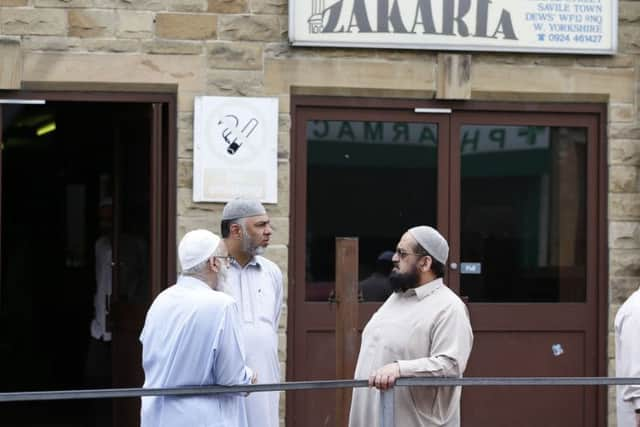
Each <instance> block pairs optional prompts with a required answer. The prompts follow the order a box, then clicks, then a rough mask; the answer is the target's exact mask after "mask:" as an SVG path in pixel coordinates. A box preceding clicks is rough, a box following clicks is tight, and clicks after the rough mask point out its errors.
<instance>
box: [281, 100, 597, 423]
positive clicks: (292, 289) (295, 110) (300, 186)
mask: <svg viewBox="0 0 640 427" xmlns="http://www.w3.org/2000/svg"><path fill="white" fill-rule="evenodd" d="M327 108H332V109H336V110H340V111H341V112H342V114H341V115H340V119H341V120H344V119H345V118H348V112H349V111H350V110H352V109H355V108H357V109H365V110H367V109H368V110H370V111H371V113H372V114H375V112H376V111H377V110H382V109H383V110H385V111H387V112H388V111H394V110H398V111H413V109H414V108H451V109H453V110H454V111H456V112H457V111H466V112H483V113H498V117H499V115H501V114H505V113H508V112H519V113H524V112H526V113H533V114H534V115H535V113H539V114H541V115H548V114H553V113H559V114H562V117H566V116H567V115H571V114H572V113H579V114H589V115H593V117H594V120H595V125H593V126H592V127H591V128H590V132H595V134H597V135H598V137H599V139H598V141H599V144H598V146H597V147H590V148H589V150H590V152H589V156H590V157H591V158H592V159H593V160H594V164H590V165H588V169H587V171H588V173H591V171H593V172H594V173H595V175H594V176H589V178H588V180H589V184H588V188H587V191H590V190H591V189H595V192H596V195H595V197H594V198H593V199H592V200H591V201H590V203H589V206H588V212H587V215H588V223H589V224H595V227H594V228H593V229H592V233H593V234H592V235H590V236H589V238H596V239H597V242H598V243H597V244H596V245H594V246H595V247H594V248H593V251H592V252H591V253H590V255H589V256H590V257H589V258H588V259H590V260H594V263H593V264H594V265H593V266H591V270H589V272H590V273H593V274H594V275H595V277H597V279H596V286H595V288H596V289H595V290H594V291H593V292H594V293H593V295H591V298H594V297H595V298H596V299H597V301H596V302H595V303H594V304H595V314H594V315H595V317H596V320H595V321H596V325H597V327H596V329H595V330H594V332H595V334H596V337H595V340H596V346H597V361H596V372H597V375H599V376H606V375H607V348H606V344H607V335H608V334H607V325H608V323H607V318H608V306H607V301H608V299H607V293H608V288H607V278H608V249H607V229H608V224H607V199H608V197H607V192H608V187H607V182H608V175H607V163H606V161H607V148H606V147H607V143H606V126H607V106H606V105H603V104H584V103H583V104H578V103H565V104H556V103H554V104H551V103H516V102H480V101H435V100H426V101H425V100H416V99H380V98H355V97H321V96H292V97H291V118H292V126H291V129H292V132H291V161H290V165H291V177H292V181H291V188H290V206H291V216H290V219H291V230H292V232H291V234H290V240H289V259H290V262H289V271H288V273H289V301H292V302H293V304H290V305H289V316H288V323H287V328H288V332H287V337H288V340H287V341H288V345H287V361H288V363H287V378H288V379H294V360H295V359H294V358H295V357H296V355H300V350H301V349H297V348H296V343H295V337H296V333H295V332H296V321H295V320H296V310H298V308H297V307H296V306H297V300H298V297H299V294H300V293H301V292H302V293H303V294H304V292H305V289H304V286H305V280H304V276H303V275H302V274H300V272H299V271H301V269H300V268H299V266H298V264H300V263H302V264H301V265H304V236H305V223H306V156H307V152H306V144H305V143H304V141H305V134H304V132H303V126H300V125H299V123H304V121H305V117H303V116H302V115H301V112H302V111H303V110H304V111H308V112H321V111H326V109H327ZM531 117H532V115H531V114H530V115H528V118H529V119H530V118H531ZM560 120H562V119H560ZM563 125H565V124H564V123H563ZM452 128H453V124H452ZM439 160H440V159H439ZM454 161H456V160H454V159H453V155H452V152H451V150H449V154H448V158H447V161H446V162H445V163H444V164H445V165H447V168H451V167H455V165H453V164H452V162H454ZM592 168H593V169H592ZM441 169H444V168H441ZM442 173H443V172H442V171H440V170H439V171H438V174H439V175H438V177H439V180H442V179H441V178H442V175H441V174H442ZM456 184H458V185H459V182H458V183H455V182H452V183H451V186H454V185H456ZM447 190H448V191H451V188H448V189H447ZM458 191H459V190H458ZM439 192H440V190H439ZM446 201H447V203H450V202H451V201H450V200H448V199H447V200H446ZM443 204H444V203H443ZM448 208H449V207H448V206H441V205H440V204H439V206H438V222H439V223H440V222H441V221H442V223H443V224H444V223H445V222H446V224H447V225H446V227H445V229H444V230H443V231H444V233H445V234H446V235H447V237H449V236H451V232H452V231H453V230H451V226H450V225H449V223H448V221H446V220H444V219H443V218H442V216H443V215H444V214H443V213H442V212H441V210H442V209H448ZM298 276H300V277H298ZM454 281H455V284H456V286H457V287H459V285H458V282H457V280H456V279H454ZM367 305H372V306H374V305H375V304H362V308H364V310H361V311H363V312H364V311H366V312H367V313H366V314H369V315H370V314H371V313H369V311H372V310H371V309H367V307H366V306H367ZM362 314H365V313H362ZM362 314H361V317H363V316H362ZM366 314H365V315H366ZM306 315H308V316H313V315H314V313H306ZM326 320H327V321H330V319H326ZM596 393H597V405H596V406H597V408H596V410H595V411H594V412H595V417H596V425H599V426H604V425H606V417H607V389H606V387H600V388H598V390H597V392H596ZM294 413H295V411H294V399H293V396H290V398H287V407H286V416H287V425H291V426H294V425H296V420H295V415H294Z"/></svg>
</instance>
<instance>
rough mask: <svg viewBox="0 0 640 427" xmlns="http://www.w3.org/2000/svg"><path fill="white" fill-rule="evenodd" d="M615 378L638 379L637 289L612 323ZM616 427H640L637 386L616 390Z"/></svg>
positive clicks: (639, 312) (639, 299) (639, 326)
mask: <svg viewBox="0 0 640 427" xmlns="http://www.w3.org/2000/svg"><path fill="white" fill-rule="evenodd" d="M614 328H615V332H616V376H617V377H635V378H640V289H639V290H636V291H635V292H634V293H633V294H631V296H630V297H629V298H628V299H627V300H626V301H625V302H624V304H622V305H621V306H620V309H619V310H618V313H617V314H616V318H615V321H614ZM616 391H617V393H616V394H617V396H616V404H617V412H618V427H640V384H633V385H619V386H617V387H616Z"/></svg>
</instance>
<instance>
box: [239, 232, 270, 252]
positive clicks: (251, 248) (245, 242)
mask: <svg viewBox="0 0 640 427" xmlns="http://www.w3.org/2000/svg"><path fill="white" fill-rule="evenodd" d="M264 249H265V248H264V246H260V245H256V244H255V243H254V242H253V240H252V239H251V236H249V233H246V232H245V233H244V234H243V235H242V250H243V251H244V252H245V253H247V254H249V255H250V256H256V255H262V254H263V253H264Z"/></svg>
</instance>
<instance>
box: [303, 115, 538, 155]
mask: <svg viewBox="0 0 640 427" xmlns="http://www.w3.org/2000/svg"><path fill="white" fill-rule="evenodd" d="M307 141H309V142H325V143H338V144H340V143H342V144H344V143H347V144H349V143H351V144H353V143H355V144H386V145H422V146H428V147H436V146H437V145H438V133H437V127H436V125H434V124H430V123H407V122H368V121H347V120H344V121H340V120H311V121H309V122H307ZM549 141H550V132H549V127H547V126H487V125H480V126H473V125H467V126H463V127H462V129H461V132H460V151H461V154H462V155H463V156H465V155H473V154H485V153H495V152H505V151H528V150H548V149H549V147H550V143H549Z"/></svg>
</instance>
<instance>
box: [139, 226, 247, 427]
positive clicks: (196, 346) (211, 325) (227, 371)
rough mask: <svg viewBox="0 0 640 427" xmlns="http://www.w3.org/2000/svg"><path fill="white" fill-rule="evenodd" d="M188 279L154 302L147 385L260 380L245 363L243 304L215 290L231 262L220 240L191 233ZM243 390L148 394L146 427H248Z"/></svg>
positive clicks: (185, 259)
mask: <svg viewBox="0 0 640 427" xmlns="http://www.w3.org/2000/svg"><path fill="white" fill-rule="evenodd" d="M178 257H179V258H180V265H181V267H182V274H181V276H180V277H179V278H178V282H177V283H176V284H175V285H173V286H170V287H169V288H167V289H165V290H164V291H162V292H161V293H160V294H159V295H158V296H157V297H156V299H155V300H154V301H153V304H151V307H150V308H149V311H148V312H147V317H146V319H145V323H144V328H143V329H142V333H141V334H140V342H141V343H142V367H143V368H144V375H145V381H144V387H145V388H161V387H183V386H198V385H213V384H218V385H234V384H249V383H253V382H255V375H254V373H253V372H252V370H251V369H250V368H248V367H247V366H245V356H244V349H243V343H242V337H241V334H240V330H239V319H238V317H239V316H238V307H237V305H236V303H235V301H233V299H232V298H231V297H229V295H225V294H224V293H222V292H217V290H216V288H217V287H218V286H219V284H220V283H221V282H222V281H223V280H224V275H225V271H226V264H227V263H228V261H229V256H228V254H227V249H226V248H225V246H224V244H223V243H221V240H220V238H219V237H218V236H216V235H215V234H213V233H212V232H210V231H207V230H193V231H190V232H188V233H187V234H185V236H184V237H183V238H182V240H181V241H180V244H179V245H178ZM244 404H245V397H244V396H243V395H241V394H239V393H225V394H208V395H198V396H144V397H142V409H141V426H142V427H179V426H212V427H213V426H220V427H222V426H238V427H247V418H246V413H245V408H244Z"/></svg>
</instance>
